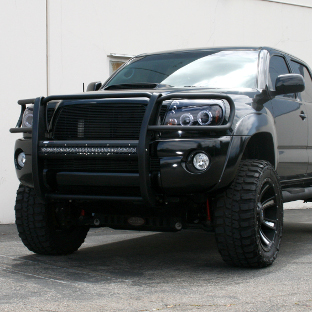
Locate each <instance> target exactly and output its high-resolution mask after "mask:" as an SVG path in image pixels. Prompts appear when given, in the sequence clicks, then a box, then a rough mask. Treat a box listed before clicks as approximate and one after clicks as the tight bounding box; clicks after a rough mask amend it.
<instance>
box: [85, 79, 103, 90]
mask: <svg viewBox="0 0 312 312" xmlns="http://www.w3.org/2000/svg"><path fill="white" fill-rule="evenodd" d="M101 85H102V83H101V81H95V82H91V83H89V84H88V87H87V92H89V91H97V90H99V89H100V88H101Z"/></svg>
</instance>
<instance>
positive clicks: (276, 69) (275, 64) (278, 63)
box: [269, 56, 289, 90]
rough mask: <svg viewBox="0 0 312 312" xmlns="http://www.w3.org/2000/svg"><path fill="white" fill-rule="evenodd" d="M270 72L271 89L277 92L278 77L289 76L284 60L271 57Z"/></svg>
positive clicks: (278, 57) (279, 57)
mask: <svg viewBox="0 0 312 312" xmlns="http://www.w3.org/2000/svg"><path fill="white" fill-rule="evenodd" d="M269 72H270V81H269V84H270V86H269V87H270V89H271V90H275V81H276V78H277V76H279V75H284V74H289V70H288V67H287V65H286V62H285V60H284V58H282V57H281V56H273V57H271V60H270V69H269Z"/></svg>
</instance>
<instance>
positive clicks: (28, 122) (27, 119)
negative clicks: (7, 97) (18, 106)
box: [22, 106, 34, 128]
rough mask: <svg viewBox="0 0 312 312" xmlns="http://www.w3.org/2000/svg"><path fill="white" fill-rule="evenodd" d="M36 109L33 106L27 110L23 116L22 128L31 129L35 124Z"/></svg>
mask: <svg viewBox="0 0 312 312" xmlns="http://www.w3.org/2000/svg"><path fill="white" fill-rule="evenodd" d="M33 111H34V109H33V107H32V106H29V107H27V108H26V109H25V112H24V114H23V120H22V127H27V128H31V127H32V124H33V116H34V114H33V113H34V112H33Z"/></svg>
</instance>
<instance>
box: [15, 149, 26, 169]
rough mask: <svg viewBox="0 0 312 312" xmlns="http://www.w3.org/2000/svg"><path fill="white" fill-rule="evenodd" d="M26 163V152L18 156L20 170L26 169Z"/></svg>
mask: <svg viewBox="0 0 312 312" xmlns="http://www.w3.org/2000/svg"><path fill="white" fill-rule="evenodd" d="M25 162H26V155H25V153H24V152H21V153H19V154H18V155H17V164H18V166H19V167H20V168H24V166H25Z"/></svg>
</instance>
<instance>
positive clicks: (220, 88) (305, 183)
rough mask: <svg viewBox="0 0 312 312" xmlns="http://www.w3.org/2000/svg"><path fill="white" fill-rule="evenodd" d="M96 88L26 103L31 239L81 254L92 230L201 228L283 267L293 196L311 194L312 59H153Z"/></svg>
mask: <svg viewBox="0 0 312 312" xmlns="http://www.w3.org/2000/svg"><path fill="white" fill-rule="evenodd" d="M87 91H88V92H85V93H82V94H73V95H52V96H47V97H38V98H34V99H27V100H20V101H18V104H19V105H20V106H21V115H20V118H19V120H18V123H17V125H16V127H15V128H11V129H10V131H11V132H12V133H23V138H20V139H18V140H17V141H16V145H15V152H14V161H15V167H16V173H17V176H18V178H19V180H20V182H21V184H20V187H19V189H18V191H17V198H16V205H15V211H16V224H17V228H18V231H19V235H20V237H21V239H22V241H23V243H24V244H25V245H26V247H27V248H29V249H30V250H31V251H33V252H36V253H39V254H48V255H60V254H69V253H72V252H74V251H76V250H77V249H78V248H79V247H80V246H81V244H82V243H83V241H84V239H85V237H86V235H87V232H88V230H89V228H90V227H101V226H105V227H110V228H114V229H128V230H129V229H133V230H154V231H180V230H181V229H188V228H201V229H204V230H207V231H214V232H215V237H216V241H217V246H218V249H219V251H220V254H221V256H222V258H223V260H224V261H226V262H227V263H229V264H233V265H237V266H245V267H264V266H267V265H270V264H272V263H273V261H274V260H275V258H276V255H277V252H278V250H279V247H280V241H281V236H282V227H283V203H284V202H288V201H293V200H298V199H302V200H306V201H310V200H311V199H312V135H311V131H309V130H310V129H309V123H308V119H309V118H312V80H311V71H310V69H309V67H308V66H307V65H306V64H305V63H304V62H302V61H301V60H299V59H297V58H295V57H293V56H291V55H289V54H287V53H284V52H281V51H278V50H275V49H271V48H267V47H260V48H238V47H235V48H213V49H196V50H185V51H170V52H161V53H153V54H143V55H139V56H137V57H134V58H132V59H131V60H130V61H129V62H127V63H126V64H125V65H124V66H123V67H121V68H120V69H119V70H118V71H117V72H116V73H114V74H113V75H112V76H111V77H110V78H109V79H108V80H107V81H106V82H105V83H104V84H101V83H100V82H94V83H91V84H89V86H88V90H87ZM309 132H310V135H309Z"/></svg>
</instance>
